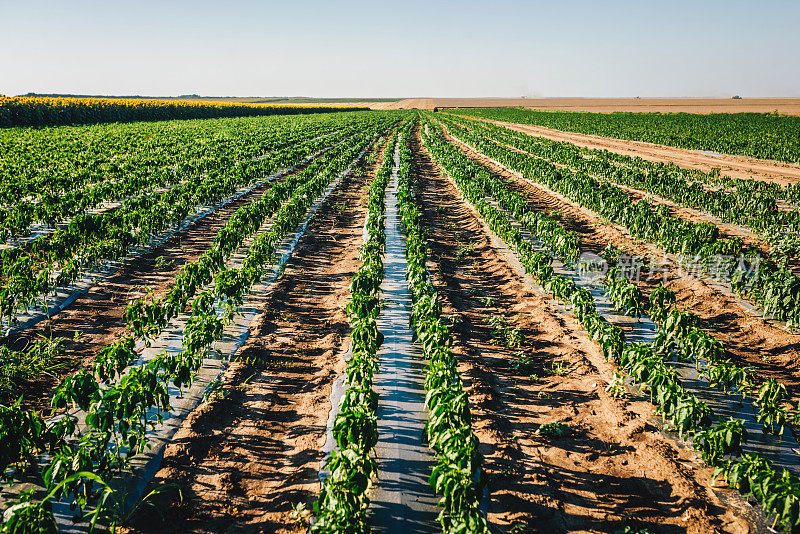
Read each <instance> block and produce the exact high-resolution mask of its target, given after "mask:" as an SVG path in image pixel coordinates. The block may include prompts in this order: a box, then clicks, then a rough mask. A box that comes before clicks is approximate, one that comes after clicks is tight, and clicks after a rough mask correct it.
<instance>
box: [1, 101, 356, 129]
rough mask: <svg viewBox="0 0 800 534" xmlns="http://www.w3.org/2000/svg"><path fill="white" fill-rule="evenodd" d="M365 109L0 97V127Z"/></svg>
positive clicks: (297, 113)
mask: <svg viewBox="0 0 800 534" xmlns="http://www.w3.org/2000/svg"><path fill="white" fill-rule="evenodd" d="M355 109H366V108H358V107H353V106H350V107H347V106H336V107H334V106H309V105H304V106H290V105H280V104H278V105H275V104H273V105H267V104H246V103H230V102H201V101H192V100H157V99H152V98H55V97H27V96H17V97H8V96H0V127H9V126H57V125H64V124H97V123H101V122H132V121H167V120H177V119H207V118H212V117H247V116H256V117H263V116H266V115H299V114H305V113H331V112H338V111H343V110H355Z"/></svg>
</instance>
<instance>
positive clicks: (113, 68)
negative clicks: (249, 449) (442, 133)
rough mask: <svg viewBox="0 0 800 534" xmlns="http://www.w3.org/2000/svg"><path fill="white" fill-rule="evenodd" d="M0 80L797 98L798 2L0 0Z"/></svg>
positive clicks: (233, 90)
mask: <svg viewBox="0 0 800 534" xmlns="http://www.w3.org/2000/svg"><path fill="white" fill-rule="evenodd" d="M0 14H2V15H1V16H2V30H1V31H0V93H1V94H8V95H15V94H20V93H26V92H29V91H33V92H42V93H81V94H119V95H124V94H142V95H178V94H188V93H199V94H203V95H231V96H249V95H258V96H268V95H282V96H283V95H293V96H295V95H305V96H335V97H343V96H521V95H530V96H533V95H536V96H637V95H638V96H727V95H731V94H741V95H742V96H751V97H754V96H800V2H798V1H796V0H795V1H790V0H787V1H776V0H765V1H761V2H758V1H747V2H745V1H731V0H727V1H703V0H698V1H695V2H690V1H660V2H651V1H647V0H641V1H606V2H603V1H601V0H595V1H590V0H574V1H568V0H567V1H558V0H552V1H548V2H540V1H527V2H525V1H516V2H513V1H502V0H501V1H493V2H490V1H484V2H475V1H471V0H465V1H462V2H456V1H453V2H440V1H438V0H424V1H420V0H408V1H399V2H381V1H372V2H367V1H349V2H347V1H346V2H335V1H327V2H321V1H310V0H289V1H282V2H270V1H262V2H256V1H243V0H232V1H227V2H223V1H219V2H209V1H205V0H196V1H194V2H187V1H169V0H164V1H163V2H155V1H150V0H145V1H138V2H128V3H126V4H123V3H122V2H114V1H113V0H106V1H102V2H101V1H88V0H70V1H66V0H27V1H24V0H15V1H11V0H0Z"/></svg>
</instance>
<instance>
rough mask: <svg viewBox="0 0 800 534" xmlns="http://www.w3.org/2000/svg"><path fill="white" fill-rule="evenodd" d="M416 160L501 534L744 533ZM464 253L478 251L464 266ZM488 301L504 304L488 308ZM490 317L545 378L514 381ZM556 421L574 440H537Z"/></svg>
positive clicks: (641, 406) (576, 330)
mask: <svg viewBox="0 0 800 534" xmlns="http://www.w3.org/2000/svg"><path fill="white" fill-rule="evenodd" d="M414 149H415V152H416V156H415V167H414V168H415V171H417V172H418V173H419V175H420V176H421V177H422V189H421V191H422V194H421V204H422V207H423V210H422V212H423V221H424V223H425V225H426V227H427V228H428V230H429V232H430V239H429V243H430V246H431V258H430V260H429V270H430V272H431V273H432V277H433V280H434V283H435V285H436V286H437V290H438V291H439V295H440V297H441V300H442V302H443V308H444V310H445V314H446V315H447V314H451V315H452V314H457V315H458V317H459V319H460V322H458V323H457V324H456V326H454V327H453V333H454V338H455V339H454V341H455V342H454V349H455V351H456V353H457V354H458V355H459V361H460V364H459V371H460V372H461V373H462V376H463V377H464V379H465V383H466V386H467V390H468V394H469V397H470V405H471V408H472V411H473V427H474V430H475V432H476V434H477V435H478V437H479V438H480V440H481V443H482V445H481V449H482V451H483V452H484V454H485V455H486V464H485V468H486V471H487V473H488V475H489V477H490V482H489V483H490V489H491V494H490V503H489V519H490V521H491V522H492V523H493V524H496V525H498V526H501V528H502V529H503V530H507V529H508V528H509V527H510V526H511V525H512V524H513V523H515V522H522V523H524V524H526V525H528V526H529V528H531V529H533V531H536V532H540V531H541V532H553V531H555V532H567V531H574V530H588V531H608V529H609V528H612V529H614V528H621V527H622V526H623V525H624V519H623V518H624V517H627V516H632V517H640V518H642V520H643V521H644V523H645V524H649V525H650V526H654V525H662V527H661V528H664V527H666V528H668V529H671V530H676V531H678V530H684V529H685V530H688V531H690V532H713V531H719V530H720V529H721V527H723V526H731V525H733V524H737V525H738V526H740V527H742V526H744V525H743V523H742V522H741V520H739V519H737V518H736V517H735V515H734V514H733V513H732V512H730V511H727V510H725V508H724V507H722V506H721V505H720V503H719V501H717V499H716V498H715V497H714V496H713V495H711V494H710V492H708V491H707V490H706V489H705V486H706V484H707V483H708V471H707V470H700V471H697V470H695V469H694V468H692V467H687V465H686V464H687V463H688V462H689V459H688V457H687V453H686V452H685V451H678V450H676V449H674V448H673V447H672V446H671V445H670V444H669V443H668V442H666V441H665V440H664V439H663V438H662V437H661V435H660V433H659V432H658V429H657V428H655V427H654V426H652V425H648V424H647V423H646V420H647V419H648V418H650V417H652V414H653V407H652V405H651V404H650V403H648V402H643V401H637V402H626V401H619V400H615V399H612V398H610V397H609V396H608V395H607V394H606V393H605V389H604V386H605V385H606V383H607V381H608V380H610V379H611V377H612V375H613V366H612V365H611V364H609V363H607V362H605V360H604V359H603V357H602V354H601V351H600V349H599V347H598V346H597V345H596V344H595V343H593V342H591V341H590V340H589V339H588V336H587V334H586V333H585V331H583V330H582V328H581V327H580V325H579V324H578V323H577V322H576V321H575V319H574V318H573V317H571V316H569V315H567V314H565V313H563V312H560V311H557V310H556V309H555V308H554V307H553V305H552V301H551V300H550V299H548V298H545V297H542V296H540V295H537V294H536V293H534V292H533V291H531V288H530V286H529V285H528V284H527V283H526V282H525V281H524V280H523V279H521V278H520V277H519V275H518V274H516V273H515V272H514V271H513V270H512V268H511V267H510V266H509V265H508V264H507V263H506V262H505V260H504V259H502V257H501V256H500V254H499V253H498V252H497V251H496V250H495V249H494V248H493V247H492V246H491V241H490V240H489V238H488V234H487V230H486V227H485V226H484V225H482V224H481V222H480V221H479V220H478V219H477V218H476V216H475V215H474V214H473V212H472V211H471V210H470V209H469V208H468V206H467V203H466V202H465V201H463V200H462V199H461V197H460V195H459V193H458V191H457V190H456V188H455V187H454V186H453V185H452V184H451V183H450V182H449V181H448V180H447V179H445V178H443V177H442V176H441V175H440V173H439V170H438V169H437V167H436V165H435V163H433V162H432V161H431V160H430V159H429V157H428V156H427V153H426V152H425V151H424V149H422V148H421V147H420V143H419V140H418V139H417V140H415V146H414ZM467 244H474V245H475V252H474V253H472V254H469V255H467V256H464V257H463V258H461V259H459V256H458V255H459V250H460V249H461V250H463V249H462V247H463V246H464V245H467ZM481 297H491V298H493V299H495V302H494V303H492V304H491V305H486V304H484V303H483V302H481V300H480V298H481ZM490 314H504V315H506V316H507V317H508V318H509V321H510V322H511V323H512V324H513V325H515V326H518V327H522V328H523V329H524V332H525V334H526V337H527V339H528V345H527V346H526V348H525V349H524V351H525V353H526V355H527V356H528V357H530V359H531V361H532V365H533V369H531V370H530V371H529V373H535V374H537V375H540V376H542V377H543V378H541V379H539V380H531V379H529V378H528V376H527V375H521V374H519V373H516V372H515V371H513V369H512V367H511V365H510V360H511V358H512V357H513V356H512V352H514V351H516V350H517V349H507V348H502V347H500V346H498V345H496V344H494V343H493V342H492V331H491V328H490V327H489V326H488V325H487V323H486V321H485V316H487V315H490ZM511 314H514V315H513V316H512V315H511ZM555 359H558V360H560V361H563V362H566V365H568V366H569V368H570V371H569V372H568V373H567V374H566V375H565V376H557V375H555V374H553V373H552V372H550V371H549V370H548V368H549V366H550V364H551V362H552V361H553V360H555ZM546 375H550V376H546ZM556 420H561V421H566V422H568V423H569V424H570V425H571V426H572V427H573V429H574V433H573V435H572V436H570V437H569V438H561V439H558V440H555V441H549V440H547V439H543V438H541V437H539V436H537V435H536V433H535V432H536V430H537V429H538V427H539V425H540V424H542V423H548V422H553V421H556Z"/></svg>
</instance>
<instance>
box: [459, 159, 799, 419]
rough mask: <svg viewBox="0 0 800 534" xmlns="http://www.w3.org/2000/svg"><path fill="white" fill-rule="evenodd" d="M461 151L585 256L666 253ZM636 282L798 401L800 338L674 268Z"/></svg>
mask: <svg viewBox="0 0 800 534" xmlns="http://www.w3.org/2000/svg"><path fill="white" fill-rule="evenodd" d="M457 146H460V147H462V149H464V150H466V153H467V155H469V156H470V157H472V158H473V159H475V160H477V161H480V162H481V163H482V164H484V165H485V166H487V168H489V169H490V170H493V171H494V172H497V173H498V174H500V175H502V176H503V177H504V178H505V179H506V181H507V183H508V184H509V185H510V186H511V187H512V188H513V189H514V190H516V191H518V192H520V193H521V194H523V195H524V196H525V197H526V199H527V200H528V202H529V203H530V205H531V206H532V207H534V208H535V209H546V210H547V211H550V212H554V213H555V214H557V215H558V216H559V218H560V220H561V222H562V224H564V226H565V227H566V228H567V229H569V230H573V231H575V232H577V233H578V234H579V236H580V238H581V243H582V250H588V251H592V252H595V253H596V252H598V250H599V249H602V248H603V247H605V246H606V244H608V243H611V244H613V245H614V246H616V247H618V248H620V249H622V250H625V251H627V252H629V253H630V254H637V255H645V256H648V257H656V258H662V257H663V255H664V252H663V251H662V250H660V249H659V248H657V247H656V246H654V245H652V244H648V243H644V242H642V241H641V240H638V239H635V238H633V237H632V236H631V235H630V234H628V233H627V231H626V230H625V229H624V228H623V227H621V226H618V225H612V224H610V223H608V222H607V221H605V220H603V219H601V218H600V217H598V216H596V215H595V214H593V213H592V212H590V211H589V210H586V209H584V208H581V207H580V206H578V205H577V204H574V203H573V202H571V201H569V200H568V199H566V198H565V197H562V196H561V195H557V194H555V193H553V192H551V191H549V190H548V189H546V188H545V187H543V186H539V185H533V184H531V183H530V182H527V181H525V180H523V179H521V178H519V176H518V175H516V174H515V173H513V172H511V171H509V170H507V169H504V168H502V167H500V166H498V165H497V164H494V163H492V162H490V161H488V160H487V159H486V158H484V157H482V156H480V155H478V153H476V152H475V151H474V150H472V149H467V148H466V147H465V146H464V145H463V144H458V145H457ZM635 282H636V283H637V285H638V286H639V288H640V289H641V290H642V292H643V294H644V295H645V296H648V295H649V294H650V292H651V291H652V290H653V289H655V288H656V287H657V286H658V284H659V283H661V282H664V285H665V286H667V287H668V288H669V289H671V290H672V291H674V292H675V294H676V297H677V305H678V307H680V308H683V309H686V310H689V311H691V312H693V313H695V314H697V315H698V316H699V317H700V318H701V320H702V321H703V324H702V325H701V326H702V327H703V329H704V330H706V331H708V332H709V333H710V334H712V335H714V337H716V338H717V339H719V340H720V341H722V342H723V343H724V345H725V348H726V350H727V356H728V357H730V358H731V359H732V360H733V361H734V362H736V363H738V364H740V365H751V366H753V367H754V368H755V369H756V370H757V371H756V375H757V377H758V378H760V379H764V380H766V379H769V378H774V379H775V380H778V381H779V382H781V383H783V384H784V385H786V387H787V389H788V390H789V394H790V396H791V398H792V402H793V403H795V404H796V403H797V402H798V401H800V335H798V334H793V333H790V332H787V331H786V330H785V329H784V328H782V327H780V326H779V325H778V324H777V323H775V322H774V321H770V320H766V319H764V318H763V317H760V316H754V315H751V314H749V313H747V312H746V311H745V310H744V309H743V308H742V306H741V305H740V304H739V303H738V302H737V301H736V300H734V298H733V297H731V296H728V295H725V294H722V293H721V292H720V291H718V290H717V289H715V288H714V287H712V286H711V285H709V284H707V283H705V282H704V281H702V280H700V279H697V278H695V277H691V276H685V275H683V274H681V273H680V272H679V271H678V269H677V268H676V267H675V266H673V265H668V266H666V267H665V272H663V273H653V276H650V273H648V272H646V271H645V272H644V273H643V276H642V277H641V278H640V279H639V280H637V281H635Z"/></svg>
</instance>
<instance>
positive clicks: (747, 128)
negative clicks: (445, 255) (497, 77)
mask: <svg viewBox="0 0 800 534" xmlns="http://www.w3.org/2000/svg"><path fill="white" fill-rule="evenodd" d="M449 111H451V112H452V113H456V114H459V115H463V116H469V117H479V118H482V119H490V120H496V121H503V122H512V123H517V124H532V125H536V126H544V127H546V128H552V129H555V130H564V131H568V132H577V133H584V134H591V135H599V136H603V137H613V138H616V139H630V140H634V141H646V142H649V143H656V144H661V145H667V146H675V147H680V148H689V149H694V150H710V151H714V152H721V153H725V154H738V155H742V156H751V157H754V158H761V159H772V160H777V161H785V162H789V163H800V137H798V134H799V133H800V117H786V116H778V115H773V114H759V113H710V114H708V115H699V114H694V113H668V114H662V113H588V112H572V111H539V110H530V109H520V108H487V109H457V110H449Z"/></svg>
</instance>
